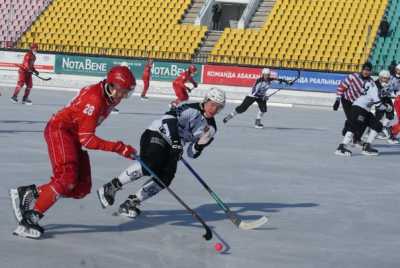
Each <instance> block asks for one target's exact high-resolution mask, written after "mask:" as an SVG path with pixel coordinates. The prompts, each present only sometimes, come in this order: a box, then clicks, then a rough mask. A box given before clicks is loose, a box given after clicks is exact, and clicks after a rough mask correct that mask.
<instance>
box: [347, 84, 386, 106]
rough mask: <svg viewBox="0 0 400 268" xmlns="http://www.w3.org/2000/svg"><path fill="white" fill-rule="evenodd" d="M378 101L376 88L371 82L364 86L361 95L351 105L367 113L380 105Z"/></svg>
mask: <svg viewBox="0 0 400 268" xmlns="http://www.w3.org/2000/svg"><path fill="white" fill-rule="evenodd" d="M380 101H381V100H380V98H379V90H378V87H377V86H376V84H375V82H373V81H372V82H366V83H365V84H364V88H363V93H362V94H361V96H360V97H358V98H357V99H356V100H355V101H354V102H353V105H356V106H359V107H361V108H363V109H364V110H367V111H368V112H369V111H370V110H371V107H372V106H373V105H377V104H380Z"/></svg>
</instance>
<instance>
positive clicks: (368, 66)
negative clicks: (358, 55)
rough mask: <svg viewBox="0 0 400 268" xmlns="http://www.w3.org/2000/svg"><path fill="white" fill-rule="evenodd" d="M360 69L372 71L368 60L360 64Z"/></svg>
mask: <svg viewBox="0 0 400 268" xmlns="http://www.w3.org/2000/svg"><path fill="white" fill-rule="evenodd" d="M362 70H368V71H372V64H371V63H370V62H369V61H367V62H366V63H364V64H363V65H362Z"/></svg>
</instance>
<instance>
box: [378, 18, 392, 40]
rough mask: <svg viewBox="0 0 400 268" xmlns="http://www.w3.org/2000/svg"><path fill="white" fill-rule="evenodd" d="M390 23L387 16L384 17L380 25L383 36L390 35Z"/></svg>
mask: <svg viewBox="0 0 400 268" xmlns="http://www.w3.org/2000/svg"><path fill="white" fill-rule="evenodd" d="M389 28H390V24H389V22H388V20H387V18H386V16H385V17H383V19H382V21H381V24H380V25H379V35H380V36H381V37H383V38H385V37H388V36H389V35H390V29H389Z"/></svg>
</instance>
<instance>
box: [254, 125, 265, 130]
mask: <svg viewBox="0 0 400 268" xmlns="http://www.w3.org/2000/svg"><path fill="white" fill-rule="evenodd" d="M254 128H257V129H263V128H264V127H260V126H254Z"/></svg>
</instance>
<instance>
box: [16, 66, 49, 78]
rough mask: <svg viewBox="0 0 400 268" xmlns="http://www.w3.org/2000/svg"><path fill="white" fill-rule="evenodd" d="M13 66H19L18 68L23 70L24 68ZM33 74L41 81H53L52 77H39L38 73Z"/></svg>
mask: <svg viewBox="0 0 400 268" xmlns="http://www.w3.org/2000/svg"><path fill="white" fill-rule="evenodd" d="M13 65H15V66H17V67H18V68H21V67H22V66H21V65H20V64H13ZM32 74H33V75H34V76H36V77H37V78H39V79H40V80H43V81H49V80H51V77H41V76H40V75H38V74H36V73H34V72H32Z"/></svg>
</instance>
